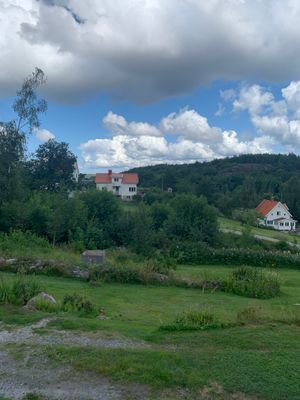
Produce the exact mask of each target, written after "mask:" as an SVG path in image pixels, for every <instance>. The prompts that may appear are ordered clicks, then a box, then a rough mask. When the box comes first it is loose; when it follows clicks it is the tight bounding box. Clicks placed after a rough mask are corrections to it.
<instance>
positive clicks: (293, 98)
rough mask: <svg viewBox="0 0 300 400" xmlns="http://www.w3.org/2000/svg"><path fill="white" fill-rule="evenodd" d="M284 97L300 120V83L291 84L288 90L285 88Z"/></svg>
mask: <svg viewBox="0 0 300 400" xmlns="http://www.w3.org/2000/svg"><path fill="white" fill-rule="evenodd" d="M281 93H282V97H283V98H284V99H285V101H286V104H287V106H288V108H289V109H290V110H291V111H293V112H294V113H295V116H296V117H298V118H300V81H297V82H291V83H290V84H289V85H288V86H287V87H286V88H283V89H282V91H281Z"/></svg>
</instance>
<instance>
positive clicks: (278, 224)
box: [256, 200, 297, 231]
mask: <svg viewBox="0 0 300 400" xmlns="http://www.w3.org/2000/svg"><path fill="white" fill-rule="evenodd" d="M256 211H257V212H258V213H259V214H260V215H261V217H262V218H261V219H260V221H259V222H260V224H261V225H264V226H268V227H270V228H274V229H277V230H278V231H294V230H295V229H296V223H297V221H296V220H295V219H294V218H293V216H292V214H291V213H290V211H289V208H288V206H287V205H286V204H285V203H281V202H280V201H276V200H263V201H262V202H261V203H260V204H259V205H258V206H257V207H256Z"/></svg>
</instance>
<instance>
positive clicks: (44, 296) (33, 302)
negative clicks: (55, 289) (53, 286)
mask: <svg viewBox="0 0 300 400" xmlns="http://www.w3.org/2000/svg"><path fill="white" fill-rule="evenodd" d="M39 300H43V301H46V302H49V303H53V304H56V300H55V298H54V297H53V296H51V294H48V293H45V292H41V293H39V294H38V295H37V296H35V297H33V298H32V299H30V300H29V301H28V303H27V304H26V306H25V307H24V308H25V309H27V310H31V311H36V303H37V302H38V301H39Z"/></svg>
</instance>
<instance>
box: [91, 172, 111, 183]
mask: <svg viewBox="0 0 300 400" xmlns="http://www.w3.org/2000/svg"><path fill="white" fill-rule="evenodd" d="M95 182H96V183H111V174H99V173H98V174H96V178H95Z"/></svg>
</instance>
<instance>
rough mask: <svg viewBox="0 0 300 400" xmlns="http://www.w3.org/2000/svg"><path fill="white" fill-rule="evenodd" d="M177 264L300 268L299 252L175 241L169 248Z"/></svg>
mask: <svg viewBox="0 0 300 400" xmlns="http://www.w3.org/2000/svg"><path fill="white" fill-rule="evenodd" d="M170 250H171V251H170V253H171V256H172V257H174V258H175V259H176V261H177V262H178V263H179V264H202V265H218V264H219V265H220V264H222V265H251V266H254V267H272V268H274V267H287V268H296V269H300V255H299V253H295V254H293V253H291V252H289V251H286V252H283V251H266V250H253V249H245V248H212V247H209V246H206V245H205V244H203V243H191V242H181V243H180V242H177V243H173V245H172V246H171V249H170Z"/></svg>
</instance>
